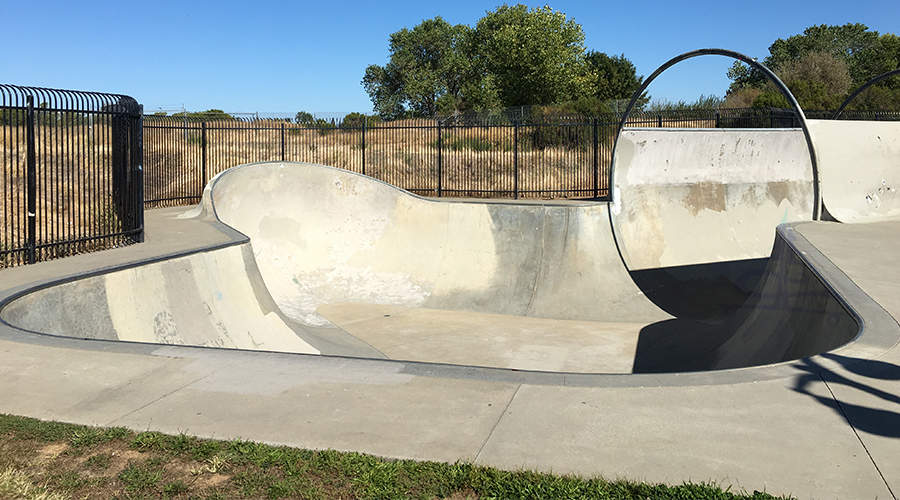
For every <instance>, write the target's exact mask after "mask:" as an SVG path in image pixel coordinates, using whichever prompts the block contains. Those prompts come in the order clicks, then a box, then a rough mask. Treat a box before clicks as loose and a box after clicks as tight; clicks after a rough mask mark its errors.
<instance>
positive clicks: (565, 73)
mask: <svg viewBox="0 0 900 500" xmlns="http://www.w3.org/2000/svg"><path fill="white" fill-rule="evenodd" d="M389 50H390V59H389V61H388V63H387V64H386V65H384V66H379V65H376V64H372V65H369V67H367V68H366V72H365V76H364V77H363V80H362V85H363V86H364V87H365V89H366V92H367V93H368V94H369V97H370V99H371V100H372V104H373V107H374V110H375V113H376V114H377V115H379V116H380V117H381V118H382V119H385V120H390V119H396V118H399V117H403V116H434V115H448V114H452V113H457V112H467V111H482V110H494V109H499V108H506V107H514V106H528V105H536V104H537V105H542V104H566V105H567V106H568V107H569V108H570V109H569V111H573V112H582V113H584V114H596V113H600V112H606V111H609V108H608V107H607V106H606V102H607V101H609V100H611V99H629V98H631V96H632V94H633V93H634V92H635V90H637V89H638V87H639V86H640V84H641V78H640V77H638V76H637V75H636V70H635V67H634V65H633V64H632V63H631V61H629V60H628V59H626V58H625V56H624V55H620V56H615V55H613V56H610V55H607V54H605V53H601V52H596V51H588V50H587V49H586V48H585V46H584V31H583V30H582V27H581V25H580V24H578V23H576V22H575V21H574V20H573V19H569V18H568V17H567V16H566V15H565V14H563V13H562V12H558V11H555V10H553V9H552V8H550V7H549V6H546V7H537V8H534V9H530V10H529V9H528V7H526V6H524V5H516V6H513V7H510V6H508V5H503V6H501V7H498V8H497V9H496V10H494V11H493V12H488V13H487V15H485V16H484V17H483V18H481V19H480V20H478V22H477V23H476V25H475V26H474V27H470V26H466V25H463V24H457V25H452V24H450V23H448V22H447V21H445V20H444V19H442V18H441V17H440V16H438V17H435V18H433V19H427V20H424V21H422V22H421V23H419V24H418V25H416V26H415V27H413V28H412V29H407V28H403V29H401V30H399V31H397V32H395V33H392V34H391V35H390V48H389Z"/></svg>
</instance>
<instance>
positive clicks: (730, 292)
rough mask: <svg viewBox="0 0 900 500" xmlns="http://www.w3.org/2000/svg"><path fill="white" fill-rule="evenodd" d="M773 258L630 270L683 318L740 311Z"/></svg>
mask: <svg viewBox="0 0 900 500" xmlns="http://www.w3.org/2000/svg"><path fill="white" fill-rule="evenodd" d="M768 261H769V259H767V258H762V259H746V260H735V261H726V262H711V263H707V264H692V265H686V266H673V267H664V268H657V269H641V270H637V271H629V274H630V275H631V278H632V279H633V280H634V282H635V284H636V285H637V286H638V288H640V289H641V291H642V292H644V295H645V296H646V297H647V298H648V299H650V300H651V301H652V302H653V303H654V304H656V306H657V307H659V308H660V309H662V310H664V311H666V312H667V313H669V314H671V315H672V316H675V317H676V318H679V319H699V320H708V319H713V318H724V317H728V316H731V315H732V314H734V313H735V312H737V311H738V310H739V309H740V308H741V306H743V305H744V303H745V302H747V299H749V298H750V295H751V294H752V293H753V291H754V290H755V289H756V288H757V286H758V285H759V282H760V280H761V278H762V276H763V273H764V272H765V270H766V265H767V263H768Z"/></svg>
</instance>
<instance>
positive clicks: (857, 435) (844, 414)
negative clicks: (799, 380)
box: [818, 373, 897, 500]
mask: <svg viewBox="0 0 900 500" xmlns="http://www.w3.org/2000/svg"><path fill="white" fill-rule="evenodd" d="M818 375H819V379H821V380H822V383H823V384H825V388H826V389H828V393H829V394H831V399H832V400H833V401H834V403H835V404H836V405H837V407H838V409H840V410H841V415H842V416H843V417H844V420H846V421H847V425H849V426H850V429H851V430H853V434H854V435H856V439H858V440H859V444H861V445H862V447H863V449H864V450H866V455H868V456H869V460H871V461H872V465H873V466H875V471H876V472H878V475H879V476H881V480H882V481H884V486H885V487H886V488H887V490H888V492H889V493H890V494H891V498H893V499H894V500H897V495H895V494H894V490H892V489H891V485H890V484H889V483H888V481H887V479H886V478H885V477H884V473H883V472H881V468H880V467H878V463H876V462H875V457H873V456H872V454H871V453H870V452H869V447H868V446H866V443H865V441H863V439H862V436H860V435H859V431H857V430H856V426H854V425H853V422H851V421H850V418H849V417H848V416H847V413H846V412H844V407H843V406H842V405H841V402H840V401H839V400H838V398H837V397H836V396H835V395H834V391H832V390H831V386H829V385H828V381H827V380H825V377H823V376H822V374H821V373H819V374H818Z"/></svg>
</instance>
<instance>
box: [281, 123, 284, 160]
mask: <svg viewBox="0 0 900 500" xmlns="http://www.w3.org/2000/svg"><path fill="white" fill-rule="evenodd" d="M281 161H284V122H281Z"/></svg>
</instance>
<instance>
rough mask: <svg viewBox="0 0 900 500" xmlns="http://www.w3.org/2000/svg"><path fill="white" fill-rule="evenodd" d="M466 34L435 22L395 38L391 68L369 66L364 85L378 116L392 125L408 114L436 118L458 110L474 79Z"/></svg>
mask: <svg viewBox="0 0 900 500" xmlns="http://www.w3.org/2000/svg"><path fill="white" fill-rule="evenodd" d="M468 31H469V28H468V27H467V26H465V25H461V24H458V25H455V26H454V25H451V24H450V23H448V22H446V21H444V20H443V19H441V18H440V17H435V18H434V19H427V20H425V21H422V22H421V23H420V24H419V25H417V26H415V27H414V28H413V29H412V30H409V29H406V28H403V29H401V30H400V31H397V32H396V33H393V34H391V37H390V60H389V61H388V63H387V65H385V66H378V65H375V64H373V65H370V66H369V67H368V68H366V74H365V76H364V77H363V80H362V84H363V86H364V87H365V89H366V92H367V93H368V94H369V98H370V99H371V100H372V103H373V105H374V107H375V112H376V113H378V114H379V115H380V116H381V117H382V118H386V119H391V118H396V117H398V116H401V115H403V114H404V113H406V112H407V111H411V112H412V113H413V114H416V115H419V116H432V115H435V114H437V113H438V111H447V110H450V109H454V108H456V107H458V106H460V105H461V103H462V102H463V100H464V99H463V86H464V84H465V83H466V78H467V77H469V76H471V69H470V65H471V62H470V60H469V59H468V58H467V57H466V54H465V52H464V45H465V44H466V37H467V36H468Z"/></svg>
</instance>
